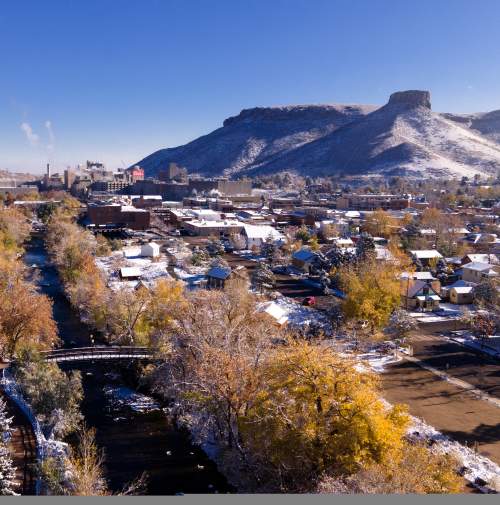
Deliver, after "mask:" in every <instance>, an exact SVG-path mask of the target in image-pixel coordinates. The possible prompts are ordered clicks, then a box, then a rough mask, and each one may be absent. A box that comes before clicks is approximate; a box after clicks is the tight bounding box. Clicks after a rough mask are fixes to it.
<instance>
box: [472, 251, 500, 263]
mask: <svg viewBox="0 0 500 505" xmlns="http://www.w3.org/2000/svg"><path fill="white" fill-rule="evenodd" d="M465 259H469V260H470V261H471V262H472V263H490V264H492V265H498V263H499V261H498V257H497V255H496V254H479V253H474V254H466V255H465V256H464V260H465Z"/></svg>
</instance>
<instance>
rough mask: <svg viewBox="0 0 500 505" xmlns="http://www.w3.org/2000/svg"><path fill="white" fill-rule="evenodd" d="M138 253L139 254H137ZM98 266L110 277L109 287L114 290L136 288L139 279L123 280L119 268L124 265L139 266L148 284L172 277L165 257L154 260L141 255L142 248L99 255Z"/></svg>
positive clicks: (142, 277)
mask: <svg viewBox="0 0 500 505" xmlns="http://www.w3.org/2000/svg"><path fill="white" fill-rule="evenodd" d="M137 253H138V254H137ZM95 263H96V266H97V267H98V268H99V269H100V270H101V271H102V272H104V274H105V275H106V277H107V278H108V282H109V287H110V288H111V289H113V290H117V289H120V288H123V287H125V288H130V289H132V288H134V287H135V286H136V285H137V282H138V281H122V280H121V279H120V275H119V272H118V271H119V269H120V268H122V267H137V268H139V270H140V272H141V277H140V279H141V281H142V282H143V283H144V284H146V285H147V286H152V285H153V284H154V283H155V282H156V281H157V280H158V279H170V278H171V276H170V274H169V273H168V272H167V267H168V262H167V260H166V259H164V258H160V260H159V261H153V260H152V259H151V258H147V257H142V256H140V248H128V249H124V250H122V251H116V252H114V253H113V254H111V255H110V256H97V257H96V258H95Z"/></svg>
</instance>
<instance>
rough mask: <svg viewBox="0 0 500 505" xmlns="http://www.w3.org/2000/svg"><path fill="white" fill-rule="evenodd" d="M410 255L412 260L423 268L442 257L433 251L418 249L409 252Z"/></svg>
mask: <svg viewBox="0 0 500 505" xmlns="http://www.w3.org/2000/svg"><path fill="white" fill-rule="evenodd" d="M410 254H411V255H412V257H413V258H414V259H416V260H419V261H420V262H421V263H422V265H424V266H429V265H430V264H432V263H433V262H437V261H438V260H440V259H441V258H442V257H443V256H442V254H441V253H440V252H439V251H436V250H435V249H419V250H414V251H410Z"/></svg>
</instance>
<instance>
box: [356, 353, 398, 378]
mask: <svg viewBox="0 0 500 505" xmlns="http://www.w3.org/2000/svg"><path fill="white" fill-rule="evenodd" d="M399 350H401V349H399ZM356 358H357V359H358V360H361V362H360V363H359V364H358V365H357V366H356V368H357V369H358V370H359V371H366V370H367V366H368V367H369V368H370V369H371V370H373V371H374V372H377V373H382V372H384V370H385V367H386V366H387V365H390V364H391V363H397V362H399V361H401V360H402V359H403V358H402V357H401V356H398V355H396V353H392V354H386V353H382V352H381V351H377V350H376V349H374V350H372V351H370V352H367V353H364V354H357V355H356Z"/></svg>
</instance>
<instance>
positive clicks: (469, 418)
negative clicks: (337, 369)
mask: <svg viewBox="0 0 500 505" xmlns="http://www.w3.org/2000/svg"><path fill="white" fill-rule="evenodd" d="M381 378H382V384H383V396H384V397H385V398H386V399H387V400H388V401H389V402H391V403H406V404H408V405H409V408H410V413H411V414H412V415H414V416H417V417H420V418H422V419H424V420H425V422H426V423H427V424H430V425H432V426H434V428H436V429H437V430H439V431H441V432H442V433H444V434H446V435H448V436H450V437H451V438H453V439H455V440H457V441H459V442H461V443H462V444H467V445H469V446H473V445H474V444H475V443H477V444H478V448H479V452H480V453H481V454H482V455H484V456H487V457H488V458H490V459H491V460H493V461H495V462H496V463H498V464H500V409H499V408H498V407H495V406H493V405H492V404H490V403H488V402H486V401H484V400H478V399H476V398H475V397H473V396H472V395H470V394H469V393H467V392H466V391H464V390H463V389H461V388H459V387H457V386H454V385H452V384H450V383H448V382H446V381H444V380H442V379H440V378H439V377H437V376H436V375H434V374H432V373H431V372H428V371H427V370H424V369H422V368H420V367H419V366H418V365H416V364H414V363H410V362H408V361H403V362H400V363H397V364H395V365H392V366H390V367H388V368H387V371H386V372H385V373H384V374H382V375H381Z"/></svg>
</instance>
